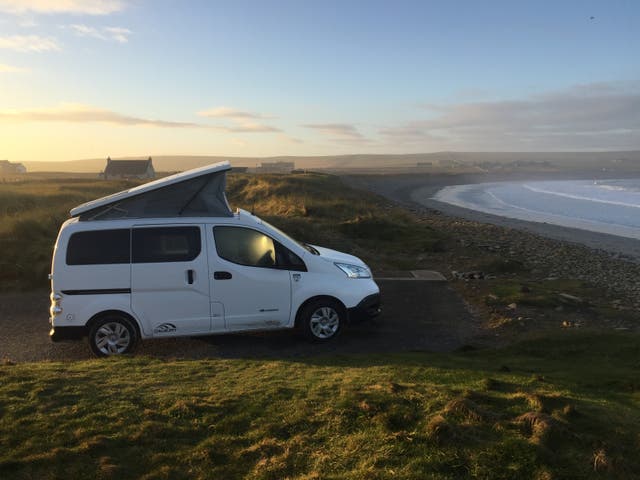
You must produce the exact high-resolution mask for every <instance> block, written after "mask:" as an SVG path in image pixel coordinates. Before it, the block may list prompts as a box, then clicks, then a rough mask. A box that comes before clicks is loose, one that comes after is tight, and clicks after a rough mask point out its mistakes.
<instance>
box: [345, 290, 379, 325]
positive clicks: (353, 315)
mask: <svg viewBox="0 0 640 480" xmlns="http://www.w3.org/2000/svg"><path fill="white" fill-rule="evenodd" d="M347 310H348V313H349V321H350V322H360V321H363V320H369V319H371V318H373V317H376V316H378V315H379V314H380V312H381V311H382V308H381V301H380V294H379V293H374V294H373V295H369V296H368V297H365V298H364V299H363V300H362V301H361V302H360V303H359V304H358V305H356V306H355V307H352V308H349V309H347Z"/></svg>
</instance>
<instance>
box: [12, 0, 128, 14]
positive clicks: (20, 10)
mask: <svg viewBox="0 0 640 480" xmlns="http://www.w3.org/2000/svg"><path fill="white" fill-rule="evenodd" d="M125 6H126V3H125V2H124V1H122V0H0V11H3V12H8V13H13V14H24V13H28V12H31V13H47V14H55V13H71V14H84V15H108V14H110V13H114V12H119V11H121V10H123V9H124V8H125Z"/></svg>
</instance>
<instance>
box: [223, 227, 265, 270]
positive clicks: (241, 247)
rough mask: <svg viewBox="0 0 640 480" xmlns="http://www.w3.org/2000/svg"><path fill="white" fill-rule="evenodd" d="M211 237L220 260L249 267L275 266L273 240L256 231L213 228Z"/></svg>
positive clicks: (238, 228)
mask: <svg viewBox="0 0 640 480" xmlns="http://www.w3.org/2000/svg"><path fill="white" fill-rule="evenodd" d="M213 236H214V238H215V241H216V251H217V252H218V256H219V257H220V258H224V259H225V260H228V261H230V262H233V263H238V264H240V265H248V266H251V267H273V266H275V264H276V249H275V245H274V242H273V240H272V239H271V238H269V237H268V236H266V235H264V234H262V233H260V232H258V231H256V230H251V229H249V228H240V227H214V229H213Z"/></svg>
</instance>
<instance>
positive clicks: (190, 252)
mask: <svg viewBox="0 0 640 480" xmlns="http://www.w3.org/2000/svg"><path fill="white" fill-rule="evenodd" d="M201 248H202V247H201V241H200V228H198V227H153V228H135V229H134V230H133V263H160V262H190V261H191V260H193V259H195V258H196V257H197V256H198V255H200V250H201Z"/></svg>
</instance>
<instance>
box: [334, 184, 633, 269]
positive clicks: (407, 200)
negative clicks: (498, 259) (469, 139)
mask: <svg viewBox="0 0 640 480" xmlns="http://www.w3.org/2000/svg"><path fill="white" fill-rule="evenodd" d="M342 178H345V179H346V181H347V183H349V184H350V185H351V186H353V187H356V188H364V189H366V190H369V191H373V192H374V193H377V194H379V195H382V196H384V197H387V198H389V199H390V200H393V201H395V202H398V203H400V204H401V205H403V206H405V207H408V208H410V209H411V208H426V209H429V210H435V211H437V212H441V213H442V214H445V215H447V216H451V217H457V218H462V219H465V220H469V221H473V222H479V223H484V224H491V225H497V226H500V227H505V228H512V229H515V230H519V231H522V232H525V233H530V234H534V235H538V236H541V237H545V238H549V239H552V240H559V241H562V242H567V243H571V244H577V245H584V246H587V247H589V248H591V249H594V250H596V251H600V252H606V253H607V254H609V255H611V256H613V257H615V258H619V259H622V260H626V261H630V262H633V263H637V264H640V240H637V239H633V238H628V237H621V236H617V235H612V234H607V233H600V232H595V231H591V230H583V229H578V228H572V227H565V226H561V225H555V224H550V223H542V222H535V221H528V220H520V219H517V218H510V217H503V216H499V215H494V214H490V213H485V212H482V211H478V210H471V209H468V208H464V207H460V206H456V205H452V204H449V203H445V202H441V201H438V200H436V199H434V198H432V197H433V196H434V195H435V194H436V193H437V192H438V191H440V190H442V189H443V188H445V187H448V186H452V185H467V184H469V185H470V184H479V183H489V182H506V181H532V180H591V179H612V178H638V174H637V173H631V172H630V173H625V172H597V171H582V172H574V173H567V172H562V173H561V174H558V173H556V172H554V173H551V172H548V173H547V172H542V173H535V174H532V173H523V174H517V173H516V174H489V175H487V174H461V175H425V176H407V175H393V176H391V175H390V176H374V175H370V176H349V177H342Z"/></svg>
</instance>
